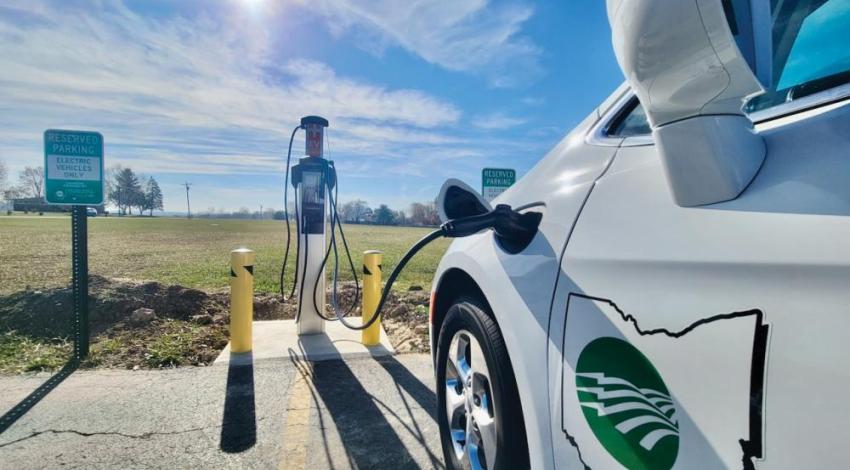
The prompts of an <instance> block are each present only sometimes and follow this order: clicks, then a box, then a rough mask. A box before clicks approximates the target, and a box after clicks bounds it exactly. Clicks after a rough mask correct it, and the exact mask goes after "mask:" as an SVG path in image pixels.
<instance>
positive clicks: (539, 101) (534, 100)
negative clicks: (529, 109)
mask: <svg viewBox="0 0 850 470" xmlns="http://www.w3.org/2000/svg"><path fill="white" fill-rule="evenodd" d="M520 102H521V103H522V104H524V105H527V106H542V105H543V103H544V102H545V100H544V99H543V98H540V97H537V96H526V97H525V98H523V99H521V100H520Z"/></svg>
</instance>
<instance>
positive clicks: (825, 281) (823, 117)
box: [549, 1, 850, 469]
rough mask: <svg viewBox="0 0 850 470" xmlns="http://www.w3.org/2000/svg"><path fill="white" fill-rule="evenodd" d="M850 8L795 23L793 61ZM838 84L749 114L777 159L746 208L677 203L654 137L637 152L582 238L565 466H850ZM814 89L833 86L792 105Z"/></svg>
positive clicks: (847, 112)
mask: <svg viewBox="0 0 850 470" xmlns="http://www.w3.org/2000/svg"><path fill="white" fill-rule="evenodd" d="M805 3H806V2H800V4H799V5H803V4H805ZM841 3H842V2H829V1H827V2H818V5H817V6H816V7H812V8H811V9H810V10H808V11H807V12H806V14H805V15H803V16H804V19H803V20H801V21H800V20H799V18H796V19H795V21H800V22H801V23H802V28H801V30H800V34H799V35H798V36H797V38H796V41H797V42H796V43H795V44H793V45H792V46H790V48H789V47H787V46H786V48H787V49H791V50H793V48H794V47H798V44H799V43H800V42H803V43H805V42H806V41H813V40H814V39H816V38H812V37H808V36H806V35H804V34H803V33H804V32H805V30H806V22H811V23H810V24H814V25H815V26H817V29H816V30H815V29H812V30H811V31H810V33H809V35H812V34H819V33H818V32H823V31H830V30H831V28H834V27H835V23H836V22H838V23H841V24H844V25H847V24H850V16H848V14H846V13H841V14H839V13H836V11H835V9H834V8H833V7H835V6H836V5H838V6H841V5H840V4H841ZM843 3H847V2H843ZM789 8H791V7H789ZM821 8H833V10H829V9H827V10H819V9H821ZM792 10H793V8H792ZM824 11H826V12H827V13H829V12H832V13H831V15H832V16H824V15H821V13H823V12H824ZM781 13H782V12H781V11H780V12H776V13H775V14H776V15H779V16H780V17H781ZM788 13H790V14H793V13H795V12H794V11H790V12H788ZM796 13H798V16H799V14H800V12H799V11H797V12H796ZM842 15H844V16H842ZM792 16H793V15H792ZM799 26H800V25H799V24H798V27H799ZM844 31H846V29H844ZM775 35H776V34H775ZM820 39H821V40H829V37H827V38H824V37H821V38H820ZM833 39H834V38H833ZM804 45H805V44H804ZM800 47H802V46H800ZM836 51H837V49H836ZM835 54H837V56H838V59H842V58H844V59H846V57H847V53H846V52H835ZM804 58H805V57H797V58H796V60H797V63H799V60H802V59H804ZM782 60H783V62H784V63H787V64H794V63H795V57H794V53H793V52H792V53H791V57H790V58H789V57H784V58H782ZM821 60H822V59H821ZM789 66H791V65H789ZM845 67H846V62H845ZM821 69H822V70H829V68H828V67H827V68H823V67H822V68H821ZM786 72H787V71H786ZM832 72H835V70H834V69H833V70H831V71H830V75H828V76H826V77H816V78H815V79H814V80H815V82H812V81H807V80H803V81H802V82H799V83H798V84H796V85H794V86H796V87H797V88H794V89H776V90H772V91H770V92H769V93H768V94H767V95H766V96H765V97H763V98H760V99H759V100H761V101H759V100H756V102H752V103H750V105H749V109H750V110H753V111H755V110H760V111H758V112H756V113H754V114H751V117H753V118H754V119H755V120H757V126H756V131H757V132H758V133H759V134H760V135H761V136H762V137H763V139H764V141H765V143H766V145H767V155H766V157H765V161H764V164H763V166H762V168H761V169H760V170H759V172H758V174H757V175H756V177H755V179H754V180H753V181H752V183H751V184H750V185H749V187H747V188H746V190H745V191H744V192H743V193H742V194H741V195H740V196H738V197H737V198H736V199H734V200H731V201H726V202H722V203H717V204H711V205H706V206H699V207H680V206H678V205H676V204H675V202H674V200H673V198H672V196H671V193H670V189H669V187H668V183H667V178H666V175H665V171H664V167H663V165H662V164H661V160H660V158H659V155H658V153H657V149H656V148H655V146H654V145H652V143H651V142H652V141H651V139H650V138H649V137H648V136H646V135H644V136H630V137H628V138H626V139H625V140H624V141H623V144H622V146H621V147H620V148H619V149H618V151H617V154H616V156H615V158H614V161H613V162H612V164H611V166H610V168H609V169H608V171H607V172H606V173H605V174H604V175H603V176H602V177H601V178H600V179H599V180H598V181H597V183H596V185H595V186H594V188H593V190H592V191H591V193H590V196H589V197H588V200H587V203H586V204H585V207H584V209H583V210H582V213H581V216H580V217H579V220H578V222H577V223H576V226H575V228H574V230H573V231H572V233H571V235H570V238H569V241H568V243H567V248H566V250H565V253H564V256H563V257H562V260H561V272H560V275H559V279H558V284H557V288H556V292H555V296H554V299H553V305H552V311H551V317H550V318H551V320H550V325H549V334H550V348H549V373H550V382H549V387H550V398H551V399H550V409H551V413H552V435H553V448H554V451H555V456H556V457H555V458H556V462H557V463H558V464H559V465H562V466H563V467H564V468H570V467H572V466H577V467H581V466H589V467H592V468H618V467H626V468H665V469H669V468H739V467H743V468H842V467H846V464H847V460H848V459H847V457H846V455H844V454H843V453H842V452H840V451H838V449H841V448H842V445H843V443H844V441H845V440H846V439H845V437H846V435H847V432H846V429H845V426H846V423H847V422H848V421H850V408H848V407H847V406H845V405H844V402H845V395H846V393H845V392H844V387H845V386H846V385H847V384H848V383H850V372H848V371H850V345H848V342H847V341H846V338H847V336H848V330H850V288H848V286H850V184H848V183H850V152H848V150H847V149H848V148H850V100H848V99H847V98H846V97H847V95H848V90H846V86H844V85H842V84H841V80H840V77H836V76H835V74H834V73H832ZM838 73H839V75H840V74H841V73H844V74H845V79H846V71H839V72H838ZM776 76H778V77H780V78H779V80H778V81H779V83H782V80H783V78H781V77H783V76H784V77H787V76H788V75H787V74H786V73H783V71H782V70H780V71H778V72H777V73H776ZM808 78H809V80H811V76H809V77H808ZM787 80H791V81H793V80H794V79H793V78H791V79H787ZM817 80H820V83H817ZM824 82H828V83H829V85H828V86H826V85H824ZM786 83H787V81H786ZM794 86H792V87H791V88H793V87H794ZM807 86H808V87H810V90H811V87H820V89H819V91H817V92H814V93H808V94H805V96H804V98H800V99H797V100H795V99H793V98H794V97H793V93H794V91H795V90H796V91H797V92H798V93H800V94H801V96H802V95H803V93H802V92H803V91H805V90H804V89H802V90H801V88H800V87H803V88H805V87H807ZM783 94H784V96H783ZM789 97H790V101H787V102H786V100H788V99H789ZM632 106H633V107H634V108H632V109H639V107H637V106H638V105H637V103H636V102H633V104H632ZM636 113H637V114H639V112H635V111H631V112H630V114H632V115H633V114H636ZM612 119H613V118H612ZM614 127H616V126H614Z"/></svg>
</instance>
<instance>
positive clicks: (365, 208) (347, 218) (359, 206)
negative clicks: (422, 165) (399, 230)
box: [339, 199, 440, 226]
mask: <svg viewBox="0 0 850 470" xmlns="http://www.w3.org/2000/svg"><path fill="white" fill-rule="evenodd" d="M339 217H340V219H342V221H343V222H346V223H351V224H374V225H422V226H434V225H440V216H439V215H438V214H437V208H436V207H435V206H434V204H433V203H421V202H414V203H413V204H411V205H410V210H409V213H406V212H405V211H403V210H393V209H390V208H389V206H387V205H386V204H380V205H378V207H375V208H371V207H369V204H368V203H367V202H366V201H364V200H362V199H355V200H353V201H349V202H346V203H345V204H342V205H341V206H340V207H339Z"/></svg>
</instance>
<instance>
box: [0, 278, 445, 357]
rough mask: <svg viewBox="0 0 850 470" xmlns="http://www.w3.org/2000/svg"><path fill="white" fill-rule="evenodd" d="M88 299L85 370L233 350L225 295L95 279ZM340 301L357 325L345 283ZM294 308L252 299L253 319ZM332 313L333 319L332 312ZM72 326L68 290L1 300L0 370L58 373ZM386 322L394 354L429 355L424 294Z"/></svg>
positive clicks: (392, 305) (388, 312) (404, 298)
mask: <svg viewBox="0 0 850 470" xmlns="http://www.w3.org/2000/svg"><path fill="white" fill-rule="evenodd" d="M89 293H90V298H89V316H90V329H91V354H90V356H89V358H88V360H87V361H86V363H84V364H83V366H84V367H85V366H88V367H118V368H161V367H175V366H186V365H207V364H210V363H212V361H213V360H215V358H216V357H217V356H218V354H219V353H220V352H221V350H222V349H223V348H224V346H225V345H226V344H227V341H228V337H229V331H228V322H229V316H228V312H229V300H230V299H229V294H228V293H226V292H217V293H207V292H204V291H202V290H198V289H191V288H186V287H182V286H175V285H170V286H169V285H164V284H162V283H159V282H138V281H133V280H128V279H107V278H103V277H99V276H92V277H91V278H90V281H89ZM337 302H338V303H339V305H340V308H342V309H344V310H346V311H348V316H351V317H356V318H357V319H359V317H360V303H361V301H360V299H359V297H358V296H357V295H356V291H355V288H354V285H353V283H346V284H341V285H340V287H339V291H338V297H337ZM331 303H332V302H331V294H330V292H329V293H328V304H329V305H330V304H331ZM296 310H297V299H287V300H286V301H284V300H283V297H282V296H280V295H277V294H267V293H262V294H257V295H256V296H255V297H254V318H255V320H278V319H292V318H295V312H296ZM328 314H329V315H330V316H333V315H334V313H333V308H332V307H331V308H329V309H328ZM71 321H72V293H71V290H70V288H67V287H66V288H54V289H45V290H31V289H28V290H24V291H20V292H16V293H13V294H11V295H7V296H0V372H5V373H10V372H11V373H17V372H23V371H30V370H49V369H55V368H57V367H60V366H61V365H62V363H63V362H64V360H65V359H67V358H68V357H69V355H70V351H71V348H70V341H71V340H72V338H71V332H72V331H73V330H72V327H71ZM355 321H356V320H355ZM382 321H383V325H384V329H385V330H386V332H387V335H388V336H389V339H390V342H391V343H392V344H393V346H394V347H395V348H396V351H398V352H400V353H405V352H427V351H428V350H429V344H428V327H427V325H428V323H427V321H428V294H427V293H426V292H423V291H418V290H414V291H409V292H404V293H401V294H398V295H397V294H396V293H393V294H391V295H390V297H389V298H388V299H387V303H386V306H385V307H384V316H383V319H382ZM21 351H27V353H26V354H22V353H21Z"/></svg>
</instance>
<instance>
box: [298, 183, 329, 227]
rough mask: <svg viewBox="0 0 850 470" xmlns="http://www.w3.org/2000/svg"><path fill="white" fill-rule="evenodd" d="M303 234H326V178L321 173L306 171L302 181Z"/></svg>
mask: <svg viewBox="0 0 850 470" xmlns="http://www.w3.org/2000/svg"><path fill="white" fill-rule="evenodd" d="M301 211H302V215H301V218H302V221H303V224H302V233H324V229H325V178H324V174H323V173H322V172H321V171H304V172H303V173H302V179H301Z"/></svg>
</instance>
